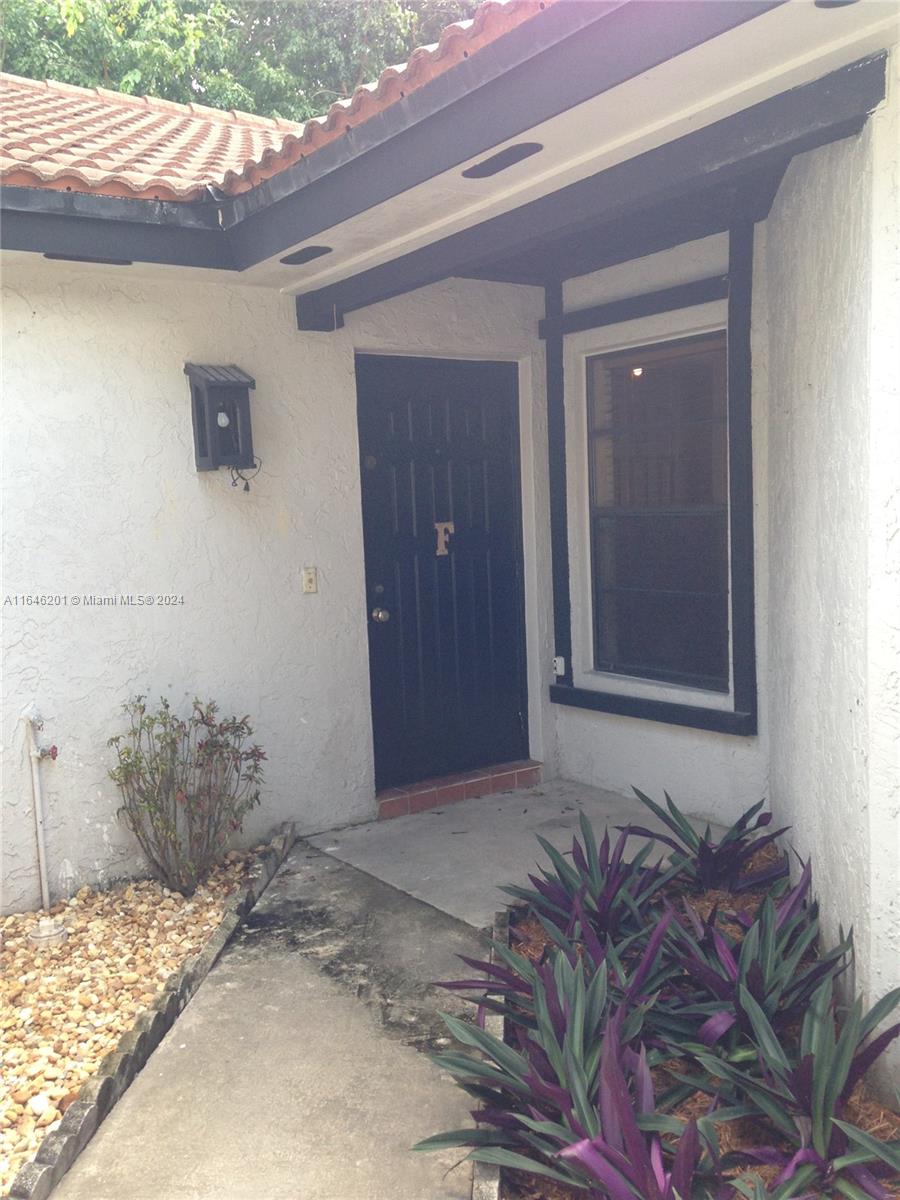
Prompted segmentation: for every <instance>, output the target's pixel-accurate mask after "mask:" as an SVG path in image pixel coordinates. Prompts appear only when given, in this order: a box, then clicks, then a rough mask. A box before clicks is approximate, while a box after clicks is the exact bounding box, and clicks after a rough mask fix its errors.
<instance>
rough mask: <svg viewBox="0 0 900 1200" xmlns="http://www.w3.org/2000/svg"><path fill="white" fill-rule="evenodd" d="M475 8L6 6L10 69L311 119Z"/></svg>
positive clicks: (103, 0)
mask: <svg viewBox="0 0 900 1200" xmlns="http://www.w3.org/2000/svg"><path fill="white" fill-rule="evenodd" d="M476 7H477V5H476V3H475V0H3V34H2V45H0V50H2V53H0V60H2V68H3V70H4V71H12V72H13V73H15V74H18V75H25V76H27V77H29V78H34V79H57V80H60V81H62V82H64V83H75V84H79V85H81V86H83V87H95V86H102V87H108V88H111V89H112V90H114V91H122V92H128V93H132V94H135V95H151V96H160V97H162V98H163V99H166V100H178V101H181V102H182V103H189V102H191V101H194V102H197V103H201V104H207V105H209V106H211V107H212V108H223V109H230V108H236V109H241V110H243V111H245V112H251V113H259V114H262V115H264V116H270V117H283V118H286V119H288V120H294V121H303V120H305V119H306V118H307V117H311V116H316V115H320V114H322V113H324V112H326V111H327V110H328V108H329V106H330V105H331V104H332V103H333V102H334V101H335V100H337V99H340V98H341V97H344V96H348V95H350V94H351V93H352V91H353V89H354V88H355V87H357V86H358V85H359V84H360V83H364V82H367V81H368V80H371V79H375V78H377V77H378V75H379V73H380V72H381V71H382V70H383V68H384V67H385V66H389V65H390V64H392V63H398V62H403V61H405V60H406V59H407V58H408V56H409V54H410V52H411V51H412V50H413V49H414V48H415V47H416V46H418V45H422V44H423V43H427V42H429V41H434V40H436V39H437V37H438V36H439V34H440V30H441V28H442V27H443V26H444V25H446V24H449V23H450V22H452V21H454V20H458V19H460V18H464V17H469V16H471V14H472V12H473V11H474V9H475V8H476Z"/></svg>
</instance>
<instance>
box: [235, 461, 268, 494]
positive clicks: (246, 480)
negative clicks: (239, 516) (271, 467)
mask: <svg viewBox="0 0 900 1200" xmlns="http://www.w3.org/2000/svg"><path fill="white" fill-rule="evenodd" d="M253 466H254V467H255V468H256V469H255V470H254V472H253V474H252V475H245V474H244V471H245V470H246V469H247V468H246V467H245V468H243V469H241V468H240V467H232V468H231V486H232V487H237V485H238V482H239V481H240V482H241V483H242V484H243V485H244V491H245V492H249V491H250V480H251V479H255V478H256V477H257V475H258V474H259V473H260V471H261V470H262V459H261V458H257V457H256V455H255V454H254V456H253Z"/></svg>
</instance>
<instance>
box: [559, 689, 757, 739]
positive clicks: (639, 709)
mask: <svg viewBox="0 0 900 1200" xmlns="http://www.w3.org/2000/svg"><path fill="white" fill-rule="evenodd" d="M550 699H551V701H552V702H553V703H554V704H565V705H568V706H569V707H571V708H588V709H593V710H594V711H595V712H606V713H614V714H616V715H617V716H620V717H639V718H640V719H641V720H644V721H661V722H663V723H664V724H666V725H686V726H688V727H690V728H692V729H709V730H712V731H713V732H715V733H730V734H735V735H737V736H739V737H751V736H753V735H754V734H756V732H757V723H756V713H755V712H734V711H730V710H728V709H720V708H702V707H700V706H699V705H694V704H676V703H673V702H671V701H668V700H648V699H645V698H643V697H639V696H623V695H619V694H618V693H615V692H599V691H593V690H592V689H590V688H582V687H572V686H571V685H569V684H562V683H556V684H552V685H551V687H550Z"/></svg>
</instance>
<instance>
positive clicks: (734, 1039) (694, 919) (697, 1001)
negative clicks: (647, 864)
mask: <svg viewBox="0 0 900 1200" xmlns="http://www.w3.org/2000/svg"><path fill="white" fill-rule="evenodd" d="M811 880H812V872H811V869H810V864H809V863H806V865H805V866H804V868H803V872H802V874H801V876H800V879H799V880H798V882H797V884H796V886H795V887H793V888H792V889H791V891H790V892H788V893H787V895H785V896H783V897H782V898H781V899H780V900H778V901H774V900H773V899H772V898H771V896H767V897H766V898H765V899H764V900H763V902H762V904H761V905H760V907H759V909H758V911H757V914H756V916H755V918H754V919H752V920H748V921H746V922H744V924H745V932H744V936H743V938H741V939H740V941H737V940H736V939H734V938H732V937H730V936H729V935H728V934H727V933H726V932H724V931H723V930H720V929H719V928H718V927H717V921H716V918H717V913H716V911H715V910H713V912H712V913H711V914H710V916H709V917H708V918H707V919H706V920H705V921H701V920H700V918H699V917H698V915H697V914H696V913H695V912H694V910H693V908H692V907H691V906H690V904H689V903H687V902H685V911H686V913H687V916H688V925H684V924H677V923H676V924H675V925H673V926H672V930H671V937H670V940H669V942H668V944H667V948H666V949H667V955H668V956H669V958H670V959H672V960H674V961H675V962H676V963H677V964H678V966H679V967H680V968H681V972H682V976H681V979H680V980H676V981H673V982H672V983H671V984H670V986H669V994H668V997H667V1000H668V1005H669V1007H670V1008H671V1010H672V1012H673V1014H676V1015H677V1017H678V1019H680V1020H682V1021H683V1020H685V1019H691V1018H693V1019H694V1020H695V1021H696V1022H697V1023H698V1026H699V1027H698V1028H697V1029H696V1037H697V1038H698V1039H699V1040H700V1041H701V1042H702V1043H703V1044H704V1045H706V1046H713V1045H715V1044H717V1043H718V1044H719V1045H720V1046H721V1047H722V1048H723V1049H724V1048H726V1047H727V1049H728V1050H729V1051H730V1052H731V1056H732V1057H733V1055H734V1053H735V1052H736V1051H737V1049H738V1046H739V1044H740V1043H741V1042H744V1043H745V1044H746V1042H745V1039H747V1038H750V1037H752V1034H753V1026H752V1022H751V1019H750V1015H749V1013H748V1012H747V1011H746V1010H745V1009H744V1007H743V1004H742V1002H741V997H742V995H743V994H747V995H749V996H750V997H752V999H753V1000H754V1002H755V1003H756V1005H758V1006H759V1008H760V1009H761V1010H762V1012H763V1013H764V1014H765V1017H766V1019H767V1020H768V1021H769V1023H770V1024H771V1026H772V1027H773V1028H774V1029H775V1030H776V1032H778V1033H783V1032H784V1031H786V1030H788V1029H789V1028H791V1027H792V1026H796V1025H797V1024H798V1023H799V1021H800V1020H801V1018H802V1017H803V1015H804V1013H805V1012H806V1011H807V1009H808V1007H809V1004H810V1001H811V1000H812V997H813V994H814V993H815V992H816V990H817V989H818V988H819V986H820V985H821V984H822V982H823V980H825V979H834V978H836V977H837V976H838V975H840V974H841V972H842V971H844V970H846V968H847V966H848V965H849V962H850V957H851V955H852V949H853V935H852V933H850V934H848V935H847V937H845V938H844V937H842V938H841V941H840V943H839V944H838V945H837V946H835V947H833V948H831V949H830V950H827V951H824V952H820V951H819V950H818V943H819V912H818V905H817V904H816V902H815V901H812V902H810V900H809V889H810V884H811Z"/></svg>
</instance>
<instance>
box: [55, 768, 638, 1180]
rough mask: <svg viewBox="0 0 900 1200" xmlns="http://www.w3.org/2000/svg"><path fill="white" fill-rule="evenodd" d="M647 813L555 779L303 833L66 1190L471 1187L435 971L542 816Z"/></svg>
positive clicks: (468, 937)
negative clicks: (438, 1063)
mask: <svg viewBox="0 0 900 1200" xmlns="http://www.w3.org/2000/svg"><path fill="white" fill-rule="evenodd" d="M581 811H584V812H586V813H587V814H588V816H589V817H590V818H591V821H592V823H593V824H594V826H595V828H596V830H597V832H598V835H599V834H600V832H601V831H602V827H603V825H604V824H605V823H606V822H607V821H609V823H610V825H615V824H625V823H627V822H628V821H629V820H632V819H634V818H636V817H637V816H639V815H640V817H641V820H642V822H644V823H650V822H647V821H646V819H645V817H644V814H643V811H642V810H640V811H639V809H638V806H637V805H636V804H635V803H634V802H631V801H628V800H626V799H623V798H622V797H617V796H613V795H611V794H609V793H605V792H598V791H596V790H594V789H591V788H586V787H583V786H580V785H575V784H570V783H564V782H560V781H554V782H552V783H549V784H545V785H541V786H539V787H536V788H530V789H528V790H525V791H517V792H509V793H506V794H505V795H499V796H493V797H487V798H483V799H478V800H471V801H464V802H462V803H460V804H457V805H453V806H452V807H448V808H446V809H442V810H438V809H435V810H433V811H431V812H425V813H421V814H417V815H415V816H410V817H401V818H398V819H396V820H393V821H387V822H382V823H380V824H379V823H373V824H370V825H363V826H358V827H356V828H353V829H346V830H342V831H340V832H338V833H332V834H325V835H323V836H321V837H316V838H313V839H311V840H310V841H308V842H298V843H297V845H296V846H295V847H294V850H293V851H292V853H291V854H290V856H289V857H288V859H287V860H286V861H285V863H284V864H283V866H282V868H281V870H280V871H279V872H278V874H277V875H276V876H275V879H274V880H273V882H272V884H271V885H270V887H269V889H268V891H267V892H266V893H265V895H264V897H263V899H262V901H261V902H260V904H259V905H258V906H257V908H256V909H255V910H254V912H253V913H251V914H250V916H249V918H248V920H247V922H246V924H245V926H244V927H243V929H242V930H241V931H240V932H239V934H238V936H237V937H236V939H235V940H234V941H233V942H232V944H231V945H230V946H229V947H228V949H227V950H226V952H225V954H224V955H223V956H222V958H221V959H220V961H219V962H218V964H217V965H216V966H215V967H214V968H213V970H212V971H211V972H210V974H209V976H208V977H207V978H206V980H205V981H204V982H203V984H202V985H201V986H200V988H199V990H198V992H197V994H196V995H195V996H194V998H193V1000H191V1002H190V1004H189V1005H188V1006H187V1008H186V1009H185V1011H184V1013H183V1014H182V1016H181V1017H180V1018H179V1020H178V1021H177V1022H176V1024H175V1026H174V1028H173V1029H172V1030H171V1031H170V1033H169V1034H168V1036H167V1037H166V1038H165V1039H164V1040H163V1042H162V1043H161V1044H160V1046H159V1048H158V1049H157V1050H156V1052H155V1053H154V1054H153V1056H152V1057H151V1059H150V1061H149V1062H148V1064H147V1066H146V1067H145V1068H144V1070H143V1072H142V1073H141V1074H140V1075H139V1076H138V1077H137V1079H136V1080H135V1081H134V1083H133V1084H132V1085H131V1087H130V1088H129V1090H128V1091H127V1092H126V1094H125V1096H124V1097H123V1099H122V1100H121V1101H120V1103H119V1104H118V1105H117V1106H116V1108H115V1109H114V1110H113V1112H112V1113H111V1115H110V1116H109V1117H108V1118H107V1120H106V1121H105V1122H104V1123H103V1125H102V1126H101V1128H100V1130H99V1132H98V1133H97V1135H96V1137H95V1138H94V1139H93V1141H92V1142H91V1143H90V1145H89V1146H88V1147H87V1149H86V1150H85V1152H84V1153H83V1154H82V1155H81V1157H80V1158H79V1159H78V1160H77V1161H76V1163H75V1165H74V1166H73V1168H72V1170H71V1171H70V1172H69V1174H68V1175H67V1176H66V1177H65V1178H64V1179H63V1181H62V1183H61V1184H60V1186H59V1187H58V1188H57V1190H56V1191H55V1192H54V1200H468V1197H469V1195H470V1188H471V1173H470V1168H469V1167H468V1166H457V1165H456V1164H457V1162H458V1160H459V1158H460V1157H461V1155H460V1154H459V1153H458V1152H456V1151H449V1152H446V1153H443V1154H434V1155H430V1154H429V1155H424V1154H423V1155H414V1154H411V1153H410V1152H409V1147H410V1146H411V1145H412V1144H413V1143H414V1142H415V1141H417V1140H418V1139H420V1138H422V1137H426V1136H428V1135H429V1134H432V1133H436V1132H438V1131H441V1130H446V1129H451V1128H456V1127H458V1126H460V1125H464V1124H466V1123H468V1112H467V1109H468V1105H467V1104H466V1103H465V1101H464V1097H463V1095H462V1093H461V1092H460V1091H459V1090H458V1089H457V1088H456V1087H455V1086H454V1085H453V1084H452V1083H451V1082H450V1081H449V1080H447V1079H444V1078H442V1076H441V1074H440V1072H439V1071H438V1070H437V1068H436V1067H434V1066H433V1065H432V1064H431V1062H430V1061H429V1060H428V1059H427V1058H426V1057H425V1056H424V1055H423V1054H420V1053H418V1052H417V1049H433V1048H435V1047H440V1046H441V1045H442V1044H448V1043H447V1042H446V1038H445V1037H444V1034H445V1030H444V1027H443V1024H442V1022H441V1020H440V1017H439V1015H438V1014H439V1011H440V1010H443V1011H451V1012H457V1013H466V1014H468V1013H469V1012H470V1006H469V1005H467V1004H466V1002H465V1001H464V1000H462V999H461V998H460V997H459V996H458V995H456V994H454V993H447V992H444V991H441V990H440V989H437V988H434V987H433V986H431V981H434V980H439V979H446V978H450V977H453V976H458V974H459V972H460V965H459V962H458V959H457V955H459V954H468V955H470V956H476V957H484V953H483V952H484V939H483V935H481V934H479V933H478V932H477V930H478V929H480V928H483V927H487V926H489V925H490V923H491V920H492V917H493V913H494V911H495V909H497V908H498V907H501V906H502V905H503V903H504V898H503V896H502V894H501V893H500V892H498V891H497V884H498V883H502V882H506V881H516V880H520V881H524V879H525V876H526V874H527V872H528V870H530V869H531V868H532V865H533V863H534V861H535V859H536V858H537V857H538V856H539V854H540V848H539V847H538V846H537V844H536V842H535V840H534V835H535V834H536V833H540V834H542V835H543V836H545V837H546V838H548V840H549V841H551V842H553V843H554V844H556V845H557V846H559V847H561V848H567V847H568V845H569V844H570V843H571V837H572V833H573V832H574V831H575V830H577V828H578V817H579V814H580V812H581Z"/></svg>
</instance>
